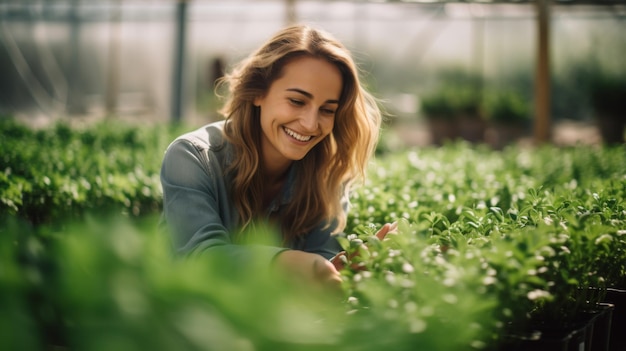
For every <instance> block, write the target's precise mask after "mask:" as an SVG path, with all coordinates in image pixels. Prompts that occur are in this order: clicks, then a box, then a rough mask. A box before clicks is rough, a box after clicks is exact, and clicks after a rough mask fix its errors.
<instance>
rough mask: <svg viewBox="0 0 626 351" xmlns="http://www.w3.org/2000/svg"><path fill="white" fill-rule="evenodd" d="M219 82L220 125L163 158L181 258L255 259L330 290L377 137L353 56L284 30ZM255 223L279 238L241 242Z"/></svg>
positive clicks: (315, 34) (308, 32)
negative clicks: (352, 195) (222, 94)
mask: <svg viewBox="0 0 626 351" xmlns="http://www.w3.org/2000/svg"><path fill="white" fill-rule="evenodd" d="M220 84H223V85H227V86H228V87H229V95H228V96H227V100H226V103H225V105H224V108H223V109H222V111H221V112H222V114H223V115H224V117H225V120H224V121H220V122H216V123H212V124H209V125H207V126H204V127H202V128H200V129H198V130H196V131H193V132H190V133H188V134H185V135H182V136H180V137H179V138H177V139H176V140H175V141H174V142H173V143H172V144H171V145H170V146H169V148H168V150H167V151H166V154H165V157H164V160H163V165H162V169H161V183H162V186H163V196H164V199H163V200H164V219H165V222H166V223H167V224H168V227H169V230H170V232H171V233H172V238H173V243H174V246H175V248H176V250H177V252H179V253H180V254H183V255H184V254H190V253H194V254H196V253H197V254H202V255H209V254H211V253H222V254H226V257H228V259H233V260H235V259H239V258H244V257H246V256H251V255H255V256H257V257H258V256H259V255H260V256H262V257H264V258H265V260H266V262H267V264H268V266H269V265H270V264H271V263H273V264H274V265H275V266H277V267H278V268H279V269H283V270H285V271H287V272H289V273H291V274H294V275H295V276H298V277H299V278H300V279H301V278H304V279H305V281H309V282H311V283H314V284H317V285H322V286H327V287H334V288H337V287H338V286H339V283H340V282H341V278H340V274H339V272H338V268H340V267H341V262H340V260H339V259H338V257H340V255H339V254H340V250H341V247H340V246H339V245H338V243H337V241H336V239H335V235H336V234H338V233H340V232H341V231H342V230H343V229H344V227H345V223H346V215H347V204H348V195H349V191H350V185H351V184H352V183H353V182H354V181H355V180H357V179H359V178H363V177H364V175H365V169H366V165H367V161H368V159H369V158H370V156H371V155H372V152H373V150H374V146H375V143H376V141H377V138H378V129H379V127H380V111H379V109H378V106H377V104H376V101H375V99H374V98H373V97H372V96H371V95H370V94H369V93H368V92H367V91H365V90H364V89H363V88H362V86H361V83H360V81H359V77H358V73H357V68H356V66H355V64H354V61H353V59H352V57H351V55H350V53H349V51H348V50H347V49H346V48H345V47H344V46H343V45H342V44H341V43H339V42H338V41H337V40H335V39H334V38H333V37H332V36H330V35H329V34H328V33H326V32H323V31H320V30H317V29H314V28H311V27H308V26H303V25H297V26H290V27H287V28H285V29H283V30H282V31H280V32H278V33H277V34H276V35H275V36H274V37H273V38H271V39H270V40H269V41H267V42H266V43H265V44H264V45H263V46H262V47H261V48H259V49H258V50H257V51H256V52H254V53H252V54H251V55H250V56H249V57H248V58H247V59H245V60H243V61H242V62H241V63H240V64H239V65H238V66H236V67H235V68H234V70H233V71H232V72H230V73H229V74H226V75H225V76H224V78H223V80H222V81H221V82H220ZM259 223H262V224H270V225H271V226H274V228H276V233H277V235H276V236H277V237H276V243H278V244H276V245H270V246H268V245H264V246H260V245H256V246H255V245H250V244H245V245H244V244H242V243H243V242H245V240H246V235H247V234H244V233H249V232H250V231H251V230H252V229H253V228H255V225H256V224H259ZM390 230H393V227H391V226H390V225H385V226H383V228H382V229H381V230H380V232H379V233H378V236H379V237H380V238H383V237H384V236H385V235H386V234H387V232H389V231H390Z"/></svg>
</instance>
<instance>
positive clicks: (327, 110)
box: [321, 108, 335, 115]
mask: <svg viewBox="0 0 626 351" xmlns="http://www.w3.org/2000/svg"><path fill="white" fill-rule="evenodd" d="M321 111H322V113H323V114H325V115H334V114H335V110H334V109H330V108H323V109H321Z"/></svg>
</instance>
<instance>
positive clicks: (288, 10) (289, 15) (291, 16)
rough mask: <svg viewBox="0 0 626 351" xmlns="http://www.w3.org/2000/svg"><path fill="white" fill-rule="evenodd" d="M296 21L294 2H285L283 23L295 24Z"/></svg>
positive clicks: (291, 0) (294, 0) (293, 0)
mask: <svg viewBox="0 0 626 351" xmlns="http://www.w3.org/2000/svg"><path fill="white" fill-rule="evenodd" d="M297 21H298V16H297V15H296V0H285V23H286V24H287V25H290V24H295V23H296V22H297Z"/></svg>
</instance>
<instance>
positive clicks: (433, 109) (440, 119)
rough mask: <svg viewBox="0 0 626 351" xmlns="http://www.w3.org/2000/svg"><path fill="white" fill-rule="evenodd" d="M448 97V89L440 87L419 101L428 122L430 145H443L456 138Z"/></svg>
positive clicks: (451, 108) (455, 125) (453, 117)
mask: <svg viewBox="0 0 626 351" xmlns="http://www.w3.org/2000/svg"><path fill="white" fill-rule="evenodd" d="M450 97H451V93H450V91H449V89H448V88H446V87H442V88H440V89H438V90H436V91H434V92H432V93H430V94H427V95H425V96H424V97H422V99H421V111H422V114H423V115H424V117H425V118H426V121H427V122H428V127H429V130H430V134H431V137H432V143H433V144H435V145H443V143H444V142H445V141H447V140H454V139H456V138H457V137H458V131H457V124H456V121H455V114H454V109H453V106H452V102H451V99H450Z"/></svg>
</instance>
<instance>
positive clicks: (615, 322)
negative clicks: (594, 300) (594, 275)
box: [604, 288, 626, 351]
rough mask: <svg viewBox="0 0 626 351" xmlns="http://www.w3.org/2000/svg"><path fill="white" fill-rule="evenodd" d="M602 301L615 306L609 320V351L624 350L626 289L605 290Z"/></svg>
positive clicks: (625, 348) (625, 340) (625, 341)
mask: <svg viewBox="0 0 626 351" xmlns="http://www.w3.org/2000/svg"><path fill="white" fill-rule="evenodd" d="M604 301H605V302H606V303H609V304H612V305H614V306H615V307H614V308H615V309H614V311H613V315H612V320H611V337H610V342H609V350H610V351H621V350H626V332H625V331H626V289H615V288H607V289H606V296H605V298H604Z"/></svg>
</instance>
